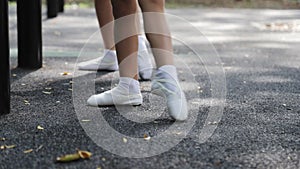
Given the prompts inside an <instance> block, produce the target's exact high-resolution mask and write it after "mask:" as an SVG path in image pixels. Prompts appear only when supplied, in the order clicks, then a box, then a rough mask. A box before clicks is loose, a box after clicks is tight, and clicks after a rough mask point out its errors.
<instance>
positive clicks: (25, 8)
mask: <svg viewBox="0 0 300 169" xmlns="http://www.w3.org/2000/svg"><path fill="white" fill-rule="evenodd" d="M41 8H42V7H41V0H17V21H18V66H19V67H21V68H29V69H37V68H41V67H42V11H41Z"/></svg>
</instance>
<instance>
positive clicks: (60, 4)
mask: <svg viewBox="0 0 300 169" xmlns="http://www.w3.org/2000/svg"><path fill="white" fill-rule="evenodd" d="M58 1H59V8H58V12H64V6H65V0H58Z"/></svg>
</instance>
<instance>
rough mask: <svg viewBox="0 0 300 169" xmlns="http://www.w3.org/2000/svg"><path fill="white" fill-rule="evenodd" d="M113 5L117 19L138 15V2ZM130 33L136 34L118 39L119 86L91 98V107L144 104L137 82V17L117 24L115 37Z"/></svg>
mask: <svg viewBox="0 0 300 169" xmlns="http://www.w3.org/2000/svg"><path fill="white" fill-rule="evenodd" d="M112 5H113V13H114V17H115V19H118V18H121V17H124V16H127V15H131V16H134V15H132V14H136V8H137V3H136V0H112ZM128 31H132V32H134V33H135V35H134V36H131V37H128V38H126V39H123V40H121V41H120V42H118V41H119V40H118V39H116V40H117V41H116V42H117V43H116V45H115V46H116V50H117V56H118V62H119V70H120V81H119V85H118V86H117V87H115V88H113V89H112V90H109V91H106V92H104V93H101V94H98V95H93V96H91V97H90V98H89V99H88V104H89V105H91V106H98V105H101V106H107V105H128V104H129V105H140V104H141V103H142V95H141V92H140V87H139V82H138V81H137V79H138V76H137V74H138V65H137V51H138V36H137V26H136V16H135V17H127V19H126V22H122V21H121V22H115V29H114V32H115V33H114V35H115V37H122V35H124V34H126V33H127V32H128ZM114 96H115V97H114Z"/></svg>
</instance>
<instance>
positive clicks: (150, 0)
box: [139, 0, 174, 68]
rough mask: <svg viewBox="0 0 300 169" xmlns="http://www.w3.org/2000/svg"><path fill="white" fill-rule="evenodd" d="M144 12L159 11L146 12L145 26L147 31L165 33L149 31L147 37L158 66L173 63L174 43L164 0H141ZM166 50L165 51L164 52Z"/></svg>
mask: <svg viewBox="0 0 300 169" xmlns="http://www.w3.org/2000/svg"><path fill="white" fill-rule="evenodd" d="M139 4H140V7H141V9H142V12H157V14H154V13H153V14H146V15H143V16H144V25H145V26H144V27H145V31H146V32H154V31H159V32H160V33H162V34H164V35H158V34H152V33H147V34H146V35H147V39H148V40H149V42H150V44H151V47H152V48H153V49H161V50H153V54H154V57H155V61H156V65H157V67H158V68H159V67H161V66H163V65H173V64H174V61H173V45H172V41H171V37H170V31H169V27H168V25H167V23H166V20H165V17H164V15H163V13H164V4H165V1H164V0H147V1H145V0H139ZM158 23H159V24H158ZM162 51H165V52H162Z"/></svg>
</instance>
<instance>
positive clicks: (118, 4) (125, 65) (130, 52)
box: [112, 0, 138, 80]
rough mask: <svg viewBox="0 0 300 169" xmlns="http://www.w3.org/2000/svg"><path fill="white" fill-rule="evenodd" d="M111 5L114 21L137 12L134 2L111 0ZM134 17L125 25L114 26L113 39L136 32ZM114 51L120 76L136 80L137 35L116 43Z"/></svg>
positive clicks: (120, 23) (129, 0)
mask: <svg viewBox="0 0 300 169" xmlns="http://www.w3.org/2000/svg"><path fill="white" fill-rule="evenodd" d="M112 4H113V13H114V17H115V19H118V18H121V17H124V16H127V15H131V14H135V13H136V10H137V3H136V0H112ZM136 17H137V16H135V17H128V19H127V20H126V23H124V22H117V23H116V24H115V37H122V34H123V33H126V32H128V30H131V31H134V32H137V26H136ZM124 24H125V25H124ZM116 50H117V56H118V61H119V70H120V76H121V77H130V78H134V79H136V80H137V79H138V76H137V73H138V68H137V50H138V37H137V35H134V36H131V37H129V38H126V39H124V40H121V41H120V42H118V43H117V44H116Z"/></svg>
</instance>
